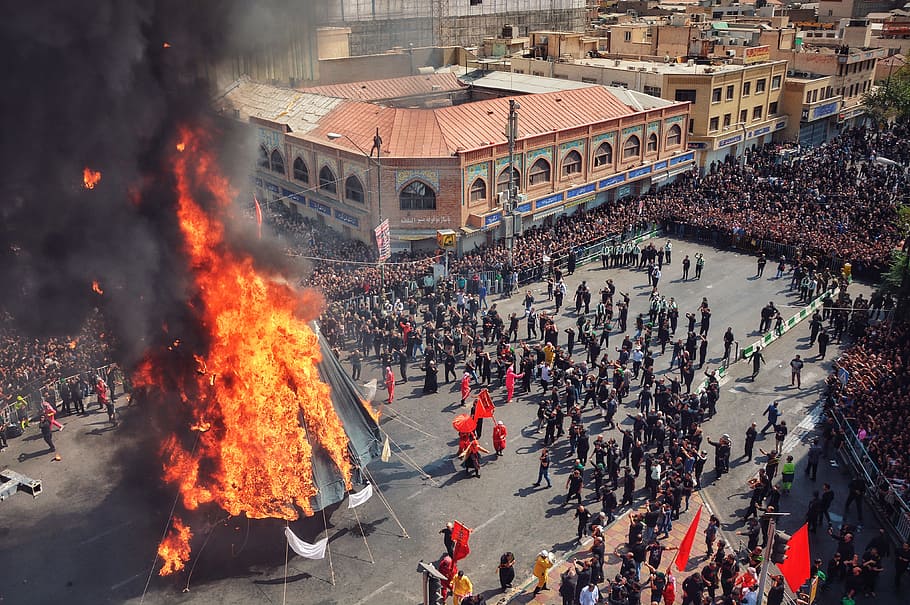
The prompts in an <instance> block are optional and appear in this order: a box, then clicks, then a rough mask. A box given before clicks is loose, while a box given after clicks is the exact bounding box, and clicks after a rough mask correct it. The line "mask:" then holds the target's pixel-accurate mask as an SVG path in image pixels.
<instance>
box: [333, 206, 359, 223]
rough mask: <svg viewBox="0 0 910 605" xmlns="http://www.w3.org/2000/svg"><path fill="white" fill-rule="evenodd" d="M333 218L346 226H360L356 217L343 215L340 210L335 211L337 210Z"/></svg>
mask: <svg viewBox="0 0 910 605" xmlns="http://www.w3.org/2000/svg"><path fill="white" fill-rule="evenodd" d="M335 218H337V219H338V220H339V221H341V222H342V223H347V224H348V225H351V226H352V227H359V226H360V219H358V218H357V217H356V216H351V215H350V214H345V213H344V212H342V211H341V210H337V209H336V210H335Z"/></svg>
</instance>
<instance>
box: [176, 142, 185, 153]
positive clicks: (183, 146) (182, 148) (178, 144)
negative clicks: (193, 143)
mask: <svg viewBox="0 0 910 605" xmlns="http://www.w3.org/2000/svg"><path fill="white" fill-rule="evenodd" d="M184 149H186V143H183V142H180V143H177V151H181V152H182V151H183V150H184Z"/></svg>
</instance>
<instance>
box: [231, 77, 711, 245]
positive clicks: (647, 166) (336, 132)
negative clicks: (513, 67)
mask: <svg viewBox="0 0 910 605" xmlns="http://www.w3.org/2000/svg"><path fill="white" fill-rule="evenodd" d="M496 74H497V72H493V73H492V74H489V73H488V74H481V75H471V76H470V77H468V76H463V77H461V78H458V77H456V76H455V75H454V74H434V75H432V76H429V78H430V81H427V76H414V77H410V78H394V79H390V80H374V81H370V82H367V83H351V84H334V85H327V86H324V87H317V88H310V89H304V90H292V89H283V88H279V87H275V86H267V85H263V84H254V83H252V82H248V81H245V80H241V81H239V82H238V83H236V85H235V86H234V87H233V88H232V89H231V90H230V91H228V92H227V93H226V94H225V96H224V97H222V99H221V101H222V102H224V104H225V105H224V107H223V110H224V111H225V112H228V111H230V113H231V114H233V115H234V117H235V118H239V119H240V120H241V121H244V122H247V123H249V124H250V125H251V126H252V128H253V130H254V131H255V136H256V137H257V138H258V149H259V151H258V153H259V155H258V159H256V160H255V161H254V164H255V166H256V173H255V176H254V178H253V187H254V188H255V191H254V193H256V195H258V196H259V199H260V200H261V201H265V202H266V204H269V205H270V204H272V203H275V204H281V205H283V206H284V207H285V208H286V209H287V210H289V211H292V212H296V213H299V214H300V215H301V216H303V217H307V218H308V219H310V220H315V221H318V222H321V223H324V224H326V225H328V226H330V227H332V228H334V229H337V230H338V231H340V232H342V233H343V234H345V235H347V236H350V237H356V238H359V239H362V240H364V241H371V240H372V239H373V233H374V229H375V228H376V227H377V226H378V225H379V224H380V223H381V222H382V221H383V220H385V219H388V220H389V226H390V230H391V235H392V242H393V248H396V249H404V248H410V247H422V246H426V247H433V246H435V235H436V231H437V230H439V229H453V230H456V231H458V232H459V233H460V240H461V241H462V243H463V244H466V245H471V244H472V243H484V242H486V241H490V240H492V239H495V238H497V237H501V236H502V235H503V233H502V229H503V224H504V223H506V222H507V221H506V218H507V217H509V216H511V219H510V220H511V221H514V222H515V223H516V224H517V228H519V229H521V228H523V227H526V226H531V225H535V224H539V223H541V222H542V221H546V220H551V219H550V217H553V216H555V215H559V214H570V213H573V212H577V211H578V210H579V209H583V208H592V207H595V206H597V205H600V204H603V203H606V202H613V201H616V200H623V199H625V198H627V197H630V196H633V195H635V194H638V193H640V192H643V191H646V190H648V189H649V188H650V187H652V186H653V185H656V184H660V183H663V182H667V181H668V180H669V179H671V178H673V177H674V176H675V175H676V174H679V173H681V172H683V171H686V170H688V169H689V168H690V167H691V165H692V162H693V154H692V153H691V152H689V151H688V150H687V149H686V146H687V131H688V125H687V124H688V123H687V120H688V111H689V104H688V103H685V102H674V101H667V100H663V99H659V98H656V97H652V96H649V95H646V94H643V93H638V92H633V91H628V90H623V89H619V88H613V87H607V86H600V85H592V84H586V83H579V82H563V81H560V80H551V79H546V78H538V77H535V76H528V75H519V74H504V75H505V76H508V77H509V79H508V80H503V79H502V75H500V76H497V75H496ZM415 87H417V88H421V89H423V90H430V91H431V92H432V99H431V100H428V102H427V103H426V106H424V107H421V106H420V101H419V99H418V97H419V95H415V93H414V90H415ZM536 90H546V92H536ZM510 95H520V106H521V107H520V109H519V111H518V137H517V139H516V141H515V152H514V155H513V156H512V158H511V159H512V162H511V169H510V157H509V150H508V142H507V140H506V137H505V135H504V134H503V133H504V127H505V124H506V122H507V120H508V113H509V102H508V99H509V96H510ZM443 97H444V98H445V99H446V100H447V102H446V103H441V102H440V98H443ZM396 98H400V99H401V102H400V103H396V102H395V99H396ZM428 98H429V97H428ZM473 99H479V100H473ZM377 135H378V136H379V137H380V138H381V141H377V140H376V139H374V137H376V136H377ZM377 143H379V144H377ZM286 168H288V169H289V170H286ZM510 176H511V178H510ZM510 182H511V184H512V185H513V186H514V188H515V191H516V192H517V198H516V200H515V203H514V208H511V209H510V208H504V206H503V201H504V200H505V201H508V199H509V198H508V196H509V185H510ZM510 211H511V212H510Z"/></svg>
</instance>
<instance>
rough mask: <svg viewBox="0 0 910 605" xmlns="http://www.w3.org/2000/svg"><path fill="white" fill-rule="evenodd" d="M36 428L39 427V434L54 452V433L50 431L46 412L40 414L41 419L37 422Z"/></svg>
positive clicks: (49, 421)
mask: <svg viewBox="0 0 910 605" xmlns="http://www.w3.org/2000/svg"><path fill="white" fill-rule="evenodd" d="M38 428H40V429H41V436H42V437H43V438H44V442H45V443H47V446H48V447H49V448H51V450H50V451H51V452H56V451H57V448H56V447H54V435H53V433H52V432H51V420H50V418H48V417H47V414H42V415H41V420H40V421H39V422H38Z"/></svg>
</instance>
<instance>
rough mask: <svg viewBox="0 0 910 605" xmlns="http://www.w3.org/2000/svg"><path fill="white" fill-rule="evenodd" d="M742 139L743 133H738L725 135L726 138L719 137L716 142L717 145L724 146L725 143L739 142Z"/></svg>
mask: <svg viewBox="0 0 910 605" xmlns="http://www.w3.org/2000/svg"><path fill="white" fill-rule="evenodd" d="M742 140H743V135H741V134H738V135H736V136H735V137H727V138H726V139H721V140H719V141H718V142H717V146H718V147H726V146H727V145H733V144H734V143H739V142H740V141H742Z"/></svg>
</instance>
